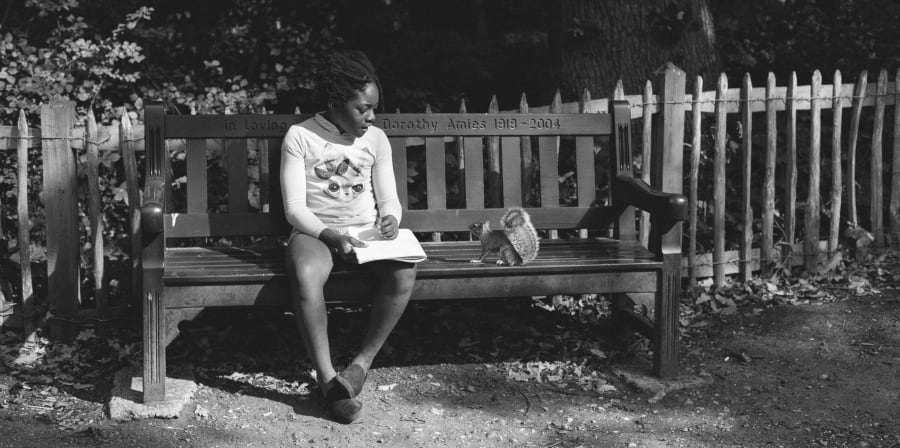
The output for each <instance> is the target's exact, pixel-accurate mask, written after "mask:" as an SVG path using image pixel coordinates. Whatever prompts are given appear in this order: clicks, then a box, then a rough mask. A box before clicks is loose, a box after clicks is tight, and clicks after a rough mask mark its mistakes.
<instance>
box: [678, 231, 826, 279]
mask: <svg viewBox="0 0 900 448" xmlns="http://www.w3.org/2000/svg"><path fill="white" fill-rule="evenodd" d="M827 247H828V241H824V240H823V241H820V242H819V261H818V263H820V264H823V263H825V262H826V261H827V260H826V259H825V256H826V254H825V249H826V248H827ZM775 257H776V258H780V259H784V262H785V265H786V266H789V267H794V266H802V265H803V264H804V263H805V262H806V260H805V259H804V256H803V243H798V244H795V245H794V246H793V247H791V248H786V249H784V250H782V249H781V248H780V247H776V248H775ZM740 259H741V255H740V252H739V251H737V250H729V251H726V252H725V257H724V258H723V261H722V262H721V263H719V264H715V262H713V259H712V254H711V253H707V254H701V255H699V256H698V257H697V264H696V265H695V269H696V270H697V277H698V278H709V277H712V276H713V275H714V272H713V271H714V267H715V266H722V269H723V270H724V271H725V275H735V274H737V273H738V263H739V262H740ZM760 260H761V255H760V253H759V249H758V248H754V249H753V250H752V251H751V252H750V265H751V268H752V269H753V271H754V272H756V271H758V270H759V261H760ZM687 269H688V266H687V265H684V266H682V275H686V273H687Z"/></svg>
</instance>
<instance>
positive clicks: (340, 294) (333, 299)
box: [166, 271, 658, 309]
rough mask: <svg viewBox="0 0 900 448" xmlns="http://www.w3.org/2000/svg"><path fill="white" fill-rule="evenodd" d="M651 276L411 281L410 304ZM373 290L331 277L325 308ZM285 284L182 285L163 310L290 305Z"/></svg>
mask: <svg viewBox="0 0 900 448" xmlns="http://www.w3.org/2000/svg"><path fill="white" fill-rule="evenodd" d="M657 275H658V274H657V273H656V272H653V271H637V272H600V273H596V272H584V273H557V274H554V273H545V274H542V275H539V276H538V275H534V274H531V273H528V274H524V275H507V276H502V277H490V278H489V281H487V280H486V279H485V278H484V277H471V276H470V277H465V276H463V277H441V278H422V277H421V275H420V276H419V277H418V278H417V279H416V282H415V284H414V286H413V291H412V295H411V297H410V300H441V299H448V298H453V299H483V298H492V297H527V298H530V297H533V296H549V295H556V294H579V293H596V294H608V293H650V292H653V291H654V288H655V287H656V278H657ZM375 287H376V284H375V282H373V281H372V280H371V279H368V278H365V277H364V276H360V275H343V274H340V273H337V274H334V275H333V276H332V277H331V278H330V279H329V280H328V283H326V284H325V297H326V298H327V301H328V302H329V303H358V302H366V301H368V300H370V299H371V294H372V290H373V289H374V288H375ZM289 297H290V293H289V291H288V288H287V282H286V281H283V280H282V279H273V280H267V281H262V282H244V283H228V284H185V285H167V286H166V307H167V308H170V309H177V308H198V307H211V306H246V305H266V306H280V307H286V306H290V302H289V299H288V298H289Z"/></svg>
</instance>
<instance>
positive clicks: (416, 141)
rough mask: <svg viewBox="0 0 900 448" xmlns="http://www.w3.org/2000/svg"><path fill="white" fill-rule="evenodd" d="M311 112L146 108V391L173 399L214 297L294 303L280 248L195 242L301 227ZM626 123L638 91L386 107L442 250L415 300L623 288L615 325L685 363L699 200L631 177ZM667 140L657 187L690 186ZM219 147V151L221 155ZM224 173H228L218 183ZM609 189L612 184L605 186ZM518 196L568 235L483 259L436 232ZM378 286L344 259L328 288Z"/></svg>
mask: <svg viewBox="0 0 900 448" xmlns="http://www.w3.org/2000/svg"><path fill="white" fill-rule="evenodd" d="M307 117H308V116H304V115H215V116H210V115H198V116H185V115H166V114H165V111H164V109H163V106H162V105H161V104H159V103H151V104H148V105H147V106H146V108H145V110H144V121H145V139H146V141H145V145H146V150H147V153H146V178H145V188H144V198H143V203H142V207H141V230H142V240H143V244H142V247H143V249H142V250H143V254H142V261H141V262H142V271H143V278H142V281H143V286H142V288H143V289H142V291H143V298H142V300H143V313H144V314H143V319H144V321H143V325H144V330H143V331H144V335H143V341H144V370H143V374H144V378H143V394H144V400H145V402H152V401H158V400H163V399H164V397H165V376H166V356H165V354H166V346H167V345H168V344H169V343H170V342H171V341H172V340H173V339H174V338H175V337H176V335H177V334H178V324H179V322H182V321H184V320H187V319H192V318H194V317H195V316H196V315H197V313H199V312H200V311H201V310H203V309H204V308H205V307H218V306H245V305H274V306H286V305H289V303H288V300H289V295H288V288H287V282H286V277H285V272H284V268H283V256H284V255H283V249H284V248H283V245H278V244H274V245H261V244H256V243H253V244H243V245H240V246H238V247H228V248H224V247H217V246H216V245H197V243H196V242H197V241H198V240H204V238H207V237H238V239H240V238H241V237H245V238H244V239H245V240H250V238H249V237H254V238H256V237H260V236H273V235H274V236H286V235H288V234H289V232H290V228H289V226H288V224H287V223H286V221H285V218H284V213H283V207H282V202H281V193H280V185H279V180H278V173H279V158H280V146H281V138H282V137H283V135H284V133H285V131H286V130H287V129H288V127H289V126H291V125H292V124H294V123H298V122H300V121H302V120H304V119H306V118H307ZM629 123H630V113H629V105H628V104H627V103H626V102H615V104H614V107H613V111H612V113H591V114H500V115H496V114H493V115H488V114H385V115H379V116H378V117H377V118H376V125H377V126H379V127H381V128H382V129H384V130H385V131H386V132H387V134H388V136H389V138H390V140H391V144H392V148H393V156H394V169H395V173H396V177H397V179H398V185H397V187H398V190H399V193H400V198H401V202H402V203H403V206H404V207H403V208H404V214H403V219H402V226H403V227H407V228H410V229H412V230H413V231H415V232H420V233H419V235H422V237H421V238H420V239H422V240H424V241H423V246H424V248H425V251H426V252H427V254H428V256H429V258H428V260H427V261H425V262H423V263H421V264H420V265H419V267H418V277H417V280H416V283H415V289H414V291H413V293H412V300H430V299H456V298H460V299H462V298H466V299H478V298H490V297H514V296H544V295H556V294H579V293H599V294H607V295H609V296H611V297H614V298H615V300H613V302H614V307H613V308H614V318H616V319H617V322H625V323H629V324H634V325H630V326H629V327H631V326H633V327H635V329H637V330H639V331H640V332H641V333H643V334H645V335H646V336H647V337H649V338H650V340H651V341H652V349H653V352H654V372H655V373H656V374H658V375H664V376H665V375H673V374H675V373H676V372H677V368H678V348H677V338H678V301H679V292H680V291H679V289H680V266H681V252H680V250H681V249H680V239H681V229H680V228H681V225H680V221H683V220H684V219H685V217H686V216H687V203H686V199H685V197H684V196H682V195H680V194H666V193H662V192H659V191H656V190H653V189H651V188H650V187H649V186H648V185H646V184H645V183H644V182H642V181H641V180H640V179H636V178H634V176H633V169H632V150H631V143H630V142H631V138H630V135H631V134H630V132H631V129H630V127H629ZM532 137H534V140H535V142H533V143H536V145H537V149H538V151H537V154H538V156H537V161H536V162H535V163H537V164H538V165H539V167H540V173H541V174H540V175H539V176H537V178H536V179H535V180H534V181H533V184H534V185H532V184H529V185H523V177H524V179H526V180H525V181H527V179H528V177H527V176H526V174H527V172H526V173H523V170H522V166H523V161H522V160H523V159H522V154H523V152H522V150H521V149H522V146H523V144H524V146H526V147H528V146H529V145H530V144H531V143H532ZM597 137H601V138H597ZM496 145H499V148H500V149H499V151H500V154H501V155H502V156H501V158H500V160H493V159H492V160H490V161H489V162H490V163H491V164H494V165H493V166H494V167H495V168H499V171H500V175H499V177H498V175H497V173H491V171H493V170H491V169H490V168H489V169H488V170H487V171H488V173H487V174H488V176H487V178H486V176H485V175H486V170H485V157H490V153H491V150H490V147H492V146H493V147H496ZM669 146H672V147H675V148H677V150H668V151H666V150H663V149H662V148H656V149H655V152H654V159H653V160H654V161H657V163H658V164H659V169H657V170H656V171H654V174H655V176H654V177H655V181H656V182H658V183H656V184H658V185H671V186H675V188H677V190H676V191H680V183H681V178H682V174H681V169H682V155H681V148H682V146H681V143H680V142H679V143H678V144H677V145H669ZM561 149H562V150H563V152H564V153H568V151H570V150H571V151H574V154H575V157H576V160H577V163H576V164H575V167H577V168H576V169H575V177H576V179H577V203H574V204H569V205H567V206H563V205H561V204H560V186H559V185H560V181H559V178H560V172H559V168H560V157H559V154H560V153H561ZM448 150H449V151H451V152H449V154H456V151H459V152H460V153H461V154H464V157H463V159H464V161H463V162H461V163H460V165H461V166H460V167H461V168H463V170H462V171H463V172H464V173H463V174H462V175H461V176H462V178H463V179H464V182H462V183H461V185H464V186H461V188H462V189H464V194H463V197H464V202H465V207H464V208H453V209H450V208H448V207H447V204H448V198H450V197H453V196H452V195H451V194H450V193H449V191H450V190H448V183H447V180H448V177H451V176H450V170H449V169H448V168H447V164H446V163H445V156H446V155H447V154H448V152H447V151H448ZM601 150H602V151H605V152H607V153H608V155H609V167H610V168H609V173H608V174H609V175H608V176H606V175H602V174H601V173H599V172H595V160H598V159H597V158H596V153H597V152H598V151H600V152H602V151H601ZM170 151H172V152H174V153H175V154H176V157H175V159H174V160H177V161H178V162H177V163H178V169H179V171H180V170H182V169H183V170H184V172H185V173H186V174H185V176H184V177H182V176H181V173H180V172H179V173H176V174H175V176H172V173H171V170H172V167H173V163H174V162H173V161H172V160H170ZM417 151H418V153H417ZM422 151H424V154H422ZM220 152H221V153H222V154H221V160H218V159H216V160H214V159H215V158H214V157H211V154H218V153H220ZM525 154H526V156H527V155H528V153H527V152H525ZM408 156H409V157H416V158H417V159H416V160H422V158H423V156H424V169H425V176H424V178H425V179H426V184H427V185H426V191H427V199H426V200H425V201H424V202H422V201H419V203H417V204H415V206H414V207H409V203H408V190H407V188H408V185H407V175H408V171H407V162H408V160H407V157H408ZM182 163H183V168H182V165H181V164H182ZM222 165H224V166H225V167H224V168H222ZM488 166H491V165H488ZM209 167H211V168H209ZM208 168H209V169H208ZM248 169H249V172H250V173H251V174H250V175H249V176H248ZM453 169H456V167H455V166H454V168H453ZM222 170H224V171H227V173H226V174H227V181H224V180H222V179H221V177H222V175H223V172H222ZM598 171H599V170H598ZM607 178H609V179H613V180H612V182H611V185H609V189H608V190H602V189H601V187H602V186H601V185H598V180H600V179H607ZM173 179H174V181H175V183H176V184H177V187H176V188H177V189H179V190H181V189H182V188H185V187H186V200H183V199H182V200H178V201H176V195H175V194H173V192H172V188H173V187H172V183H173ZM538 185H539V187H540V188H539V189H536V190H535V189H534V187H535V186H538ZM216 188H219V189H222V190H224V191H225V194H226V197H227V199H226V200H225V203H224V204H210V203H209V200H210V198H212V197H213V196H215V195H210V194H208V191H209V190H211V189H216ZM529 188H530V189H532V191H537V190H539V195H538V196H539V200H540V204H541V205H540V206H539V207H536V206H533V205H531V204H527V203H526V204H523V192H525V191H528V189H529ZM497 189H500V190H502V194H499V196H500V197H501V198H502V204H495V207H493V208H488V207H486V206H485V201H486V197H487V200H488V201H490V200H491V194H493V193H495V192H497ZM598 191H603V192H606V191H608V192H609V194H608V198H607V197H606V196H607V195H606V194H603V195H598ZM248 192H251V194H249V195H248ZM486 194H487V196H486ZM248 196H249V197H250V199H249V200H248ZM514 205H524V206H525V207H526V210H527V211H528V212H529V213H530V214H531V217H532V220H533V222H534V223H535V225H536V227H537V228H538V229H539V230H540V229H557V230H556V231H558V232H560V234H563V236H565V237H564V238H559V239H552V240H551V239H549V238H547V239H544V241H542V243H541V251H540V254H539V256H538V258H537V259H536V260H534V261H533V262H532V263H530V264H527V265H525V266H516V267H510V266H497V265H495V264H493V263H486V264H473V263H470V262H469V260H471V259H473V258H477V255H478V253H479V250H480V246H479V243H478V242H477V241H434V240H436V239H438V238H434V237H433V235H434V234H435V233H437V232H457V231H458V232H465V231H466V229H467V226H468V225H469V224H471V223H473V222H478V221H483V220H485V219H490V220H491V222H492V223H493V224H494V225H496V223H497V220H498V218H499V216H500V215H501V214H502V213H503V211H504V210H505V208H506V207H509V206H514ZM635 206H637V207H640V208H641V209H643V210H646V211H648V212H650V214H651V217H652V219H651V220H652V223H653V232H652V239H651V245H650V246H651V248H652V250H648V249H646V248H644V247H642V246H641V245H640V244H639V243H638V241H637V238H636V232H635V227H636V226H635V211H634V210H635ZM410 208H412V209H410ZM676 224H677V225H676ZM565 229H580V230H575V231H567V230H565ZM542 233H545V234H548V233H547V232H542ZM597 235H606V236H608V237H602V236H600V237H598V236H597ZM183 239H187V240H186V241H187V242H185V240H183ZM445 239H446V238H445ZM205 241H209V239H208V238H207V239H206V240H205ZM370 290H371V285H370V283H369V279H367V278H365V276H364V275H363V274H361V272H360V271H358V270H354V269H345V270H339V271H336V272H334V273H333V275H332V277H331V279H330V280H329V282H328V284H327V285H326V296H327V298H328V300H329V302H341V301H363V300H366V299H367V292H368V291H370ZM622 293H652V294H654V295H655V302H654V306H652V308H653V314H652V318H648V317H647V316H645V315H642V314H641V313H638V312H635V306H634V304H633V303H630V302H629V300H628V299H627V296H625V295H624V294H622Z"/></svg>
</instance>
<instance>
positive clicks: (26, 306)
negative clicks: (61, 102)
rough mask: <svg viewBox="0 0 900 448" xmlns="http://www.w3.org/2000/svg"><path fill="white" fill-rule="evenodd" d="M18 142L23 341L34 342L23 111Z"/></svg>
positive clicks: (26, 136) (25, 137)
mask: <svg viewBox="0 0 900 448" xmlns="http://www.w3.org/2000/svg"><path fill="white" fill-rule="evenodd" d="M18 132H19V141H18V142H17V144H16V154H17V158H18V164H19V166H18V167H17V168H18V179H16V182H17V184H18V185H17V187H18V195H17V202H18V204H17V210H18V214H19V243H18V245H19V268H20V269H21V272H22V315H23V316H22V317H23V319H22V322H23V324H22V326H23V330H25V341H27V342H34V340H35V337H34V336H35V333H34V330H35V328H34V327H35V322H34V317H35V316H34V288H33V287H32V284H31V236H30V235H29V233H28V231H29V229H31V225H30V221H29V219H28V138H29V137H30V136H29V135H28V134H29V132H28V123H27V122H26V121H25V111H24V110H20V111H19V123H18Z"/></svg>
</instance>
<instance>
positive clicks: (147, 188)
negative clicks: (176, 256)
mask: <svg viewBox="0 0 900 448" xmlns="http://www.w3.org/2000/svg"><path fill="white" fill-rule="evenodd" d="M165 188H166V183H165V180H164V179H162V178H161V177H153V178H150V179H147V182H146V183H145V184H144V202H143V204H141V231H142V232H144V233H162V231H163V214H164V213H165V210H166V207H165Z"/></svg>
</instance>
